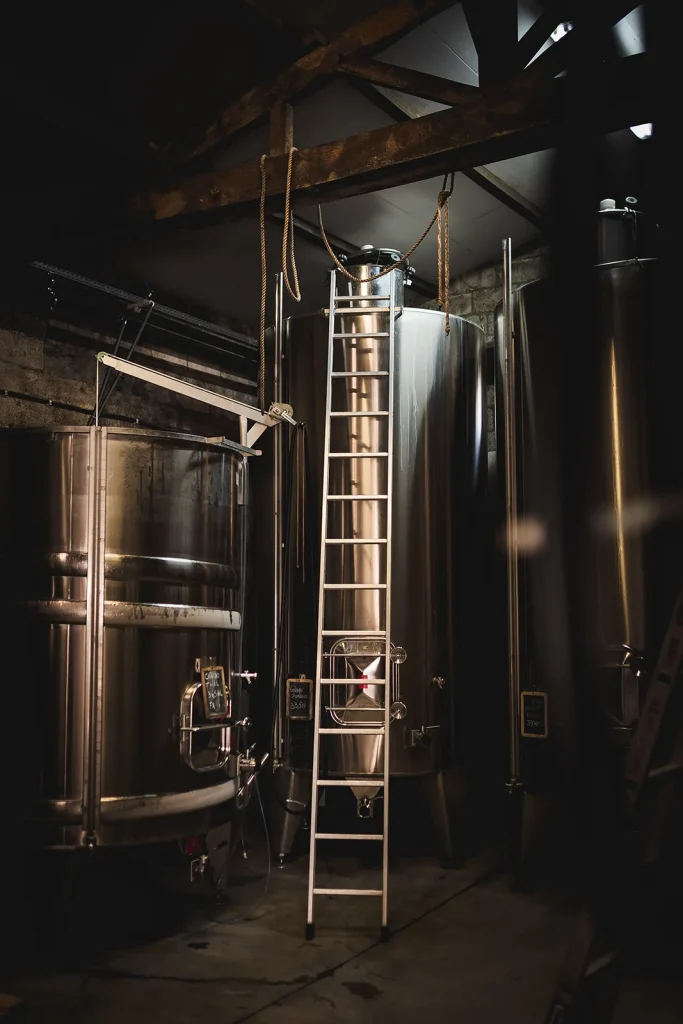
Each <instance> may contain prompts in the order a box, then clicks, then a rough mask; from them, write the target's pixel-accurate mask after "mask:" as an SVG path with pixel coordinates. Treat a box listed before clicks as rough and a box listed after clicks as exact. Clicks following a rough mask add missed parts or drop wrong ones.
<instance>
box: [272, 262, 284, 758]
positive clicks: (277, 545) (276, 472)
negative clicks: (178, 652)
mask: <svg viewBox="0 0 683 1024" xmlns="http://www.w3.org/2000/svg"><path fill="white" fill-rule="evenodd" d="M283 293H284V281H283V275H282V272H280V273H279V274H277V275H276V277H275V326H274V328H273V345H274V347H273V361H272V365H273V401H274V402H277V403H278V404H279V403H280V402H281V401H282V331H283V324H284V318H283V305H282V303H283ZM282 452H283V443H282V431H280V430H278V431H276V432H275V435H274V436H273V554H274V557H273V679H274V680H276V679H277V676H278V665H279V652H280V635H279V634H280V614H281V611H282V608H281V603H282V572H283V564H282V563H283V552H282V505H283V495H282V487H283V472H282V471H283V466H282ZM276 690H277V692H276ZM272 700H273V702H274V703H275V704H276V705H277V711H276V714H275V723H274V730H273V733H274V735H273V750H272V755H273V761H274V762H277V761H279V760H280V759H281V758H282V757H283V755H284V724H285V691H284V687H282V686H280V687H277V685H276V686H274V688H273V696H272Z"/></svg>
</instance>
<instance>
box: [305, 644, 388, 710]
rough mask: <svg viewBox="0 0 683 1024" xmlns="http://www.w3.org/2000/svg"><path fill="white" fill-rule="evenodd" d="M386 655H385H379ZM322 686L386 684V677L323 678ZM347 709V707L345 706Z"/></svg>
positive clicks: (335, 655)
mask: <svg viewBox="0 0 683 1024" xmlns="http://www.w3.org/2000/svg"><path fill="white" fill-rule="evenodd" d="M332 657H333V658H351V657H357V655H351V654H333V655H332ZM378 657H384V655H378ZM320 684H321V686H384V679H321V680H320ZM344 710H345V711H346V708H344Z"/></svg>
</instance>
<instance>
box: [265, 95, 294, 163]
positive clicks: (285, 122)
mask: <svg viewBox="0 0 683 1024" xmlns="http://www.w3.org/2000/svg"><path fill="white" fill-rule="evenodd" d="M293 145H294V111H293V110H292V108H291V106H290V105H289V103H276V104H275V106H274V107H273V109H272V110H271V112H270V147H269V152H270V155H271V156H282V154H283V153H289V151H290V149H291V148H292V146H293Z"/></svg>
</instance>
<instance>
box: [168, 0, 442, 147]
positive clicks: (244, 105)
mask: <svg viewBox="0 0 683 1024" xmlns="http://www.w3.org/2000/svg"><path fill="white" fill-rule="evenodd" d="M451 3H452V0H393V2H390V3H388V4H386V6H384V7H382V8H381V9H380V10H379V11H377V12H376V13H375V14H371V15H369V16H368V17H367V18H365V19H364V20H363V21H360V22H358V23H357V24H356V25H352V26H351V27H350V28H347V29H346V30H345V31H344V32H342V33H341V34H340V35H339V36H338V37H337V38H336V39H334V40H333V41H332V42H330V43H328V44H327V45H325V46H318V47H316V48H315V49H314V50H311V52H310V53H307V54H305V55H304V56H303V57H300V58H299V60H297V61H296V62H295V63H294V64H292V65H291V66H290V67H288V68H285V70H284V71H283V72H282V73H281V74H279V75H278V76H277V77H276V78H274V79H272V80H271V81H269V82H264V83H261V84H259V85H257V86H255V87H254V88H253V89H250V90H249V92H247V93H245V95H244V96H241V97H240V98H239V99H238V100H235V102H234V103H231V104H230V106H228V107H226V109H225V110H224V111H223V112H222V113H221V115H220V116H219V117H218V119H217V120H216V121H214V122H213V123H212V124H210V125H209V127H208V128H207V129H206V130H205V131H204V132H203V134H202V137H201V138H199V139H198V140H197V141H196V143H194V144H193V145H191V146H189V147H188V148H187V149H185V150H184V151H183V152H182V153H181V154H180V158H181V159H184V160H192V159H194V158H195V157H198V156H201V155H202V154H204V153H206V152H207V151H208V150H210V149H213V147H214V146H217V145H218V144H219V143H220V142H222V141H223V140H224V139H227V138H228V137H229V136H230V135H232V134H233V133H234V132H236V131H238V130H239V129H241V128H245V127H246V126H247V125H249V124H252V123H253V122H254V121H257V120H258V119H259V118H260V117H262V116H263V115H265V114H267V113H268V111H269V110H270V109H271V107H272V106H273V105H274V104H275V103H281V102H286V101H288V100H291V99H293V98H294V97H295V96H297V95H298V94H299V93H301V92H303V91H304V90H305V89H306V88H307V87H308V86H309V85H310V84H311V83H312V82H313V81H315V79H317V78H319V77H320V76H321V75H325V74H330V73H331V72H333V71H335V70H336V69H337V67H338V66H339V64H340V63H341V62H342V61H343V60H345V59H347V58H350V57H352V56H354V55H356V54H358V53H361V52H362V53H370V52H372V51H374V50H376V49H378V48H379V47H381V46H388V45H389V43H390V42H391V41H393V40H394V39H397V38H398V37H400V36H402V35H404V34H405V33H406V32H408V31H409V30H410V29H411V28H413V27H414V26H416V25H418V24H419V23H420V22H422V21H425V20H426V19H427V18H431V17H432V16H433V15H434V14H438V13H439V11H442V10H444V9H445V8H447V7H450V6H451Z"/></svg>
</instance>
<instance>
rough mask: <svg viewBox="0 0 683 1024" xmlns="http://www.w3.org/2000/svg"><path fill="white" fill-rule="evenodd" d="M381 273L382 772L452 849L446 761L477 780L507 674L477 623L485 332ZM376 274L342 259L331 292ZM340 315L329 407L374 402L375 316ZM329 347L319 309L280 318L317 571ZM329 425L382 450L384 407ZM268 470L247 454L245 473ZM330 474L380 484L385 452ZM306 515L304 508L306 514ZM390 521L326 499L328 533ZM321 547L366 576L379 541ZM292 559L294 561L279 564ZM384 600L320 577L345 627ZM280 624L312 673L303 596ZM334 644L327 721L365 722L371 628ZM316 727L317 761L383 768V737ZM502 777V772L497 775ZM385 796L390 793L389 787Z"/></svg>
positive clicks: (347, 438)
mask: <svg viewBox="0 0 683 1024" xmlns="http://www.w3.org/2000/svg"><path fill="white" fill-rule="evenodd" d="M398 258H399V254H398V253H396V252H394V251H393V250H387V249H373V248H372V247H366V248H365V249H364V250H361V251H360V252H359V253H358V254H357V255H356V256H354V257H350V258H349V260H348V261H347V263H346V266H347V267H348V268H349V269H350V270H351V271H352V273H353V274H354V275H355V276H356V277H359V278H369V277H373V276H374V275H376V274H377V273H378V272H379V271H380V270H381V269H384V268H386V266H387V265H388V264H389V263H391V262H394V261H396V260H397V259H398ZM391 273H392V275H394V278H395V284H394V288H395V295H396V296H397V298H396V304H397V306H399V307H402V309H401V312H400V315H399V316H398V317H397V319H396V325H395V379H394V387H395V391H394V441H393V481H394V483H393V501H392V510H391V511H392V582H391V608H392V612H391V617H392V625H391V641H392V646H393V648H394V653H395V659H394V672H393V678H392V681H391V692H390V694H387V697H388V699H390V701H391V702H394V703H396V702H400V703H401V704H403V705H405V717H403V718H402V719H401V720H397V721H394V722H393V723H392V726H391V732H390V736H391V741H390V742H391V751H390V771H391V775H392V778H398V777H401V776H412V777H420V778H421V779H422V780H423V799H424V801H425V803H426V804H427V805H428V807H429V809H430V811H431V813H432V818H433V821H434V827H435V833H436V838H437V845H438V847H439V850H440V852H441V853H442V855H443V856H444V857H445V858H450V857H451V856H452V848H451V839H450V822H449V807H448V800H447V799H446V789H447V788H448V786H447V780H445V779H444V775H443V772H444V769H448V768H451V767H453V766H455V765H458V764H460V765H464V766H465V767H466V768H467V769H468V770H469V774H470V777H471V778H472V779H473V782H474V784H475V788H476V784H477V782H478V781H479V778H480V776H481V773H482V772H484V773H486V772H490V771H491V770H492V769H491V765H492V763H493V762H494V761H495V759H496V755H495V754H494V755H490V738H491V736H492V735H493V734H494V733H495V730H496V726H495V723H494V719H495V715H496V710H495V709H496V703H497V699H498V700H499V701H501V702H502V705H501V706H502V707H504V701H505V697H504V679H503V678H500V679H498V680H494V679H493V678H492V677H491V674H490V673H489V672H488V670H487V663H488V656H489V649H490V646H491V644H492V643H493V642H494V641H493V640H492V638H491V637H490V636H489V638H488V641H487V621H486V591H487V587H488V581H489V577H490V572H491V566H492V561H493V541H492V536H493V530H492V526H491V518H490V515H489V510H488V507H487V483H486V474H487V451H486V417H485V386H484V357H485V339H484V334H483V332H482V331H481V330H480V328H479V327H477V326H476V325H474V324H472V323H469V322H468V321H466V320H463V319H461V318H460V317H457V316H451V317H450V333H448V334H447V333H446V330H445V327H446V321H445V317H444V314H443V313H440V312H438V311H434V310H426V309H419V308H410V307H408V306H404V305H403V297H404V285H405V284H406V283H407V281H406V278H408V279H409V274H410V271H409V270H408V271H406V269H405V267H404V266H403V265H402V266H400V267H398V268H397V269H394V270H392V271H391ZM387 281H388V277H387V276H384V277H380V278H378V279H377V280H373V281H370V282H367V283H363V284H357V283H355V282H352V281H349V280H347V279H345V278H344V277H343V276H342V274H341V273H338V274H337V289H338V293H340V294H349V295H351V296H356V297H357V296H359V295H367V296H368V299H370V297H371V296H380V295H384V296H386V295H387V294H388V292H389V290H390V289H389V287H388V285H387ZM373 303H374V304H375V305H381V304H382V300H380V299H376V298H373ZM385 305H386V303H385ZM339 322H340V327H339V332H340V334H341V335H342V337H341V338H340V339H339V340H338V341H337V342H335V345H336V346H337V347H336V349H335V366H334V369H335V370H339V371H344V373H345V374H346V375H345V376H340V377H337V378H334V379H333V382H332V384H333V391H332V409H333V411H337V412H340V413H342V414H343V413H349V412H358V413H367V412H372V410H376V409H386V408H387V394H386V389H387V386H388V385H387V379H386V378H383V377H382V376H362V375H363V374H371V373H372V372H374V371H378V370H382V369H383V368H385V365H386V354H387V353H386V347H387V339H386V317H382V314H381V313H376V312H364V307H363V303H362V301H360V302H359V301H358V299H357V298H356V299H355V301H354V305H353V308H352V310H351V311H349V312H348V313H342V314H341V315H340V321H339ZM275 342H277V339H275ZM327 349H328V318H327V315H326V312H325V311H323V312H321V313H316V314H311V315H308V316H299V317H292V318H291V319H288V320H286V321H285V322H284V328H283V337H282V360H281V365H282V368H283V373H282V378H283V379H282V387H283V395H282V397H283V399H284V400H285V401H288V402H290V403H291V404H292V405H293V407H294V409H295V410H296V416H297V419H298V420H303V421H304V422H305V423H306V426H307V433H308V442H309V446H310V464H311V488H310V491H311V501H310V503H309V506H308V508H310V509H313V510H314V513H315V521H314V523H313V529H314V531H315V542H314V544H313V547H314V549H315V552H316V565H315V575H316V576H317V571H318V565H317V562H318V560H319V528H320V510H321V502H322V478H323V468H324V467H323V462H324V460H323V444H324V425H325V396H326V380H327ZM351 373H354V374H355V373H358V374H359V376H355V375H353V376H351V375H349V374H351ZM331 423H332V434H331V451H337V452H358V453H363V452H367V451H386V450H387V427H388V424H387V418H386V416H381V415H380V416H372V415H370V416H368V415H363V416H357V417H356V416H348V415H340V416H338V417H334V416H333V418H332V421H331ZM264 468H265V467H264V466H258V467H256V471H257V472H261V471H263V470H264ZM330 472H331V475H330V494H334V493H335V492H336V493H342V492H344V493H350V494H383V493H386V482H387V460H386V458H385V459H382V458H381V457H380V458H374V457H363V458H357V459H353V458H351V459H347V458H344V459H337V460H333V464H332V465H331V471H330ZM296 489H297V488H296V486H295V488H294V491H295V492H296ZM260 493H261V492H260V491H259V494H260ZM306 514H307V516H308V517H309V519H310V516H311V513H310V512H308V511H307V513H306ZM386 519H387V508H386V503H384V502H377V501H363V500H356V501H348V502H341V501H337V502H334V501H333V502H331V503H330V511H329V522H328V527H329V528H328V536H329V537H332V538H335V537H336V538H355V539H362V538H382V537H386V536H387V534H386ZM308 528H309V529H310V528H311V524H310V523H309V527H308ZM299 547H301V545H299ZM327 558H328V577H329V580H330V581H332V582H335V581H336V582H339V583H346V584H349V583H354V584H358V583H370V582H372V581H376V580H378V579H382V578H383V575H384V564H385V558H386V548H385V547H384V546H383V545H382V544H363V543H355V542H354V543H353V544H338V545H334V544H330V545H329V549H328V554H327ZM291 569H292V565H291V561H290V564H289V566H288V567H287V568H286V571H291ZM314 585H316V586H317V584H315V583H314ZM316 597H317V593H316ZM384 602H385V592H383V591H381V590H377V589H374V590H370V589H365V590H363V589H360V590H353V589H345V590H330V592H329V594H328V595H327V597H326V602H325V610H324V615H325V623H326V626H327V627H328V628H329V627H330V626H331V625H333V626H334V628H335V629H337V628H341V629H343V630H348V631H349V633H350V634H353V633H354V632H356V633H357V632H358V631H361V632H364V631H368V632H371V631H373V630H378V629H381V628H382V622H383V608H384ZM284 626H285V628H284V631H283V636H282V637H281V643H282V644H283V645H284V648H285V652H286V653H285V656H284V664H285V666H286V673H285V674H286V675H298V674H299V673H302V674H305V675H308V676H310V677H311V678H315V668H316V666H315V645H314V643H312V642H311V638H313V639H314V638H315V619H313V621H312V632H311V630H310V629H309V631H308V634H306V636H305V637H302V623H301V608H300V607H297V606H296V605H294V606H290V607H289V608H288V609H287V611H286V618H285V623H284ZM303 645H305V647H304V646H303ZM375 648H377V649H375ZM334 652H335V653H337V654H342V653H344V654H345V655H352V657H344V658H339V664H338V669H339V672H340V673H341V675H342V677H344V678H348V679H349V682H348V684H347V683H344V684H342V685H340V686H338V687H334V688H331V689H332V691H333V692H332V693H331V695H330V697H331V699H330V701H329V703H330V705H331V706H332V707H334V708H337V709H339V710H336V711H332V712H330V715H329V716H328V720H327V722H326V723H324V724H328V725H333V724H335V722H336V724H341V725H344V724H346V725H352V726H355V727H358V726H359V725H361V724H365V725H368V726H371V725H372V724H373V716H372V715H371V714H368V711H367V709H368V708H372V707H378V708H379V702H380V701H383V699H384V691H383V688H381V687H380V685H376V686H375V685H373V683H372V679H373V677H374V676H375V675H376V674H377V672H378V673H379V675H380V676H382V675H383V667H384V666H383V659H382V658H380V657H378V655H379V654H380V649H379V648H378V647H377V642H376V641H375V642H374V646H373V641H372V640H371V638H366V639H362V638H358V637H357V636H355V637H354V636H353V635H350V636H348V637H340V638H339V640H338V642H337V643H336V644H335V648H334ZM376 670H377V672H376ZM335 675H337V672H336V670H335ZM363 709H366V710H363ZM278 710H279V726H280V728H279V729H278V730H276V746H275V750H274V755H275V758H276V759H278V760H279V761H280V763H281V767H280V768H279V769H278V770H277V771H276V774H275V780H276V784H277V783H278V780H279V794H280V798H281V799H280V804H284V803H285V801H286V800H290V801H292V802H293V803H292V806H294V804H296V807H297V809H298V811H299V818H298V819H297V820H294V816H293V815H291V814H290V815H289V816H288V815H287V814H285V815H284V819H283V822H282V823H281V824H280V826H279V834H278V827H277V825H276V835H275V843H276V848H277V849H278V852H279V853H280V855H284V854H286V853H287V852H289V848H290V846H291V842H292V839H293V832H294V831H295V830H296V826H297V824H298V821H299V820H300V812H301V807H302V806H304V804H305V802H306V801H307V800H308V799H309V797H310V778H309V777H307V785H306V784H304V783H302V775H303V774H304V771H303V769H304V768H305V767H306V766H305V765H303V762H302V761H301V760H300V761H299V762H297V761H296V760H295V759H294V758H293V756H292V741H293V740H294V742H295V743H296V744H297V746H296V750H297V751H299V750H300V749H301V748H300V744H299V741H297V735H298V732H300V731H301V728H302V727H301V724H300V723H293V722H287V720H286V715H285V709H284V707H283V705H282V704H281V705H280V708H279V709H278ZM503 713H504V712H503ZM379 717H381V712H380V711H379V710H378V716H377V718H378V719H379ZM332 718H334V719H335V722H333V721H332ZM310 731H311V733H312V728H311V730H310ZM328 740H329V741H330V742H329V743H328V744H327V749H328V750H329V763H328V765H327V769H328V770H329V772H330V773H332V774H333V775H337V776H339V777H344V776H353V775H357V774H362V773H366V772H369V773H376V774H378V775H381V772H382V757H383V743H384V740H383V738H381V737H380V738H378V737H376V736H375V737H363V736H362V735H360V736H359V735H354V736H348V737H344V736H341V737H337V736H334V737H328ZM311 741H312V737H311V738H310V739H309V744H308V747H307V751H308V752H309V756H310V745H311ZM503 742H504V740H503V739H502V738H501V739H500V742H499V743H498V746H499V750H500V752H501V753H502V746H503ZM308 767H310V765H309V766H308ZM309 775H310V773H309ZM499 782H500V783H501V784H502V774H501V776H500V778H499ZM355 795H356V798H357V799H358V810H359V813H365V812H367V807H365V806H361V805H362V804H363V801H362V797H367V796H368V795H370V796H371V797H372V796H374V795H381V793H380V792H379V791H378V793H377V794H374V793H373V791H372V790H369V789H368V788H367V787H364V789H363V790H362V793H361V791H360V789H359V790H358V792H357V793H356V794H355ZM396 799H397V803H400V797H398V796H397V798H396ZM278 836H279V837H278Z"/></svg>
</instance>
